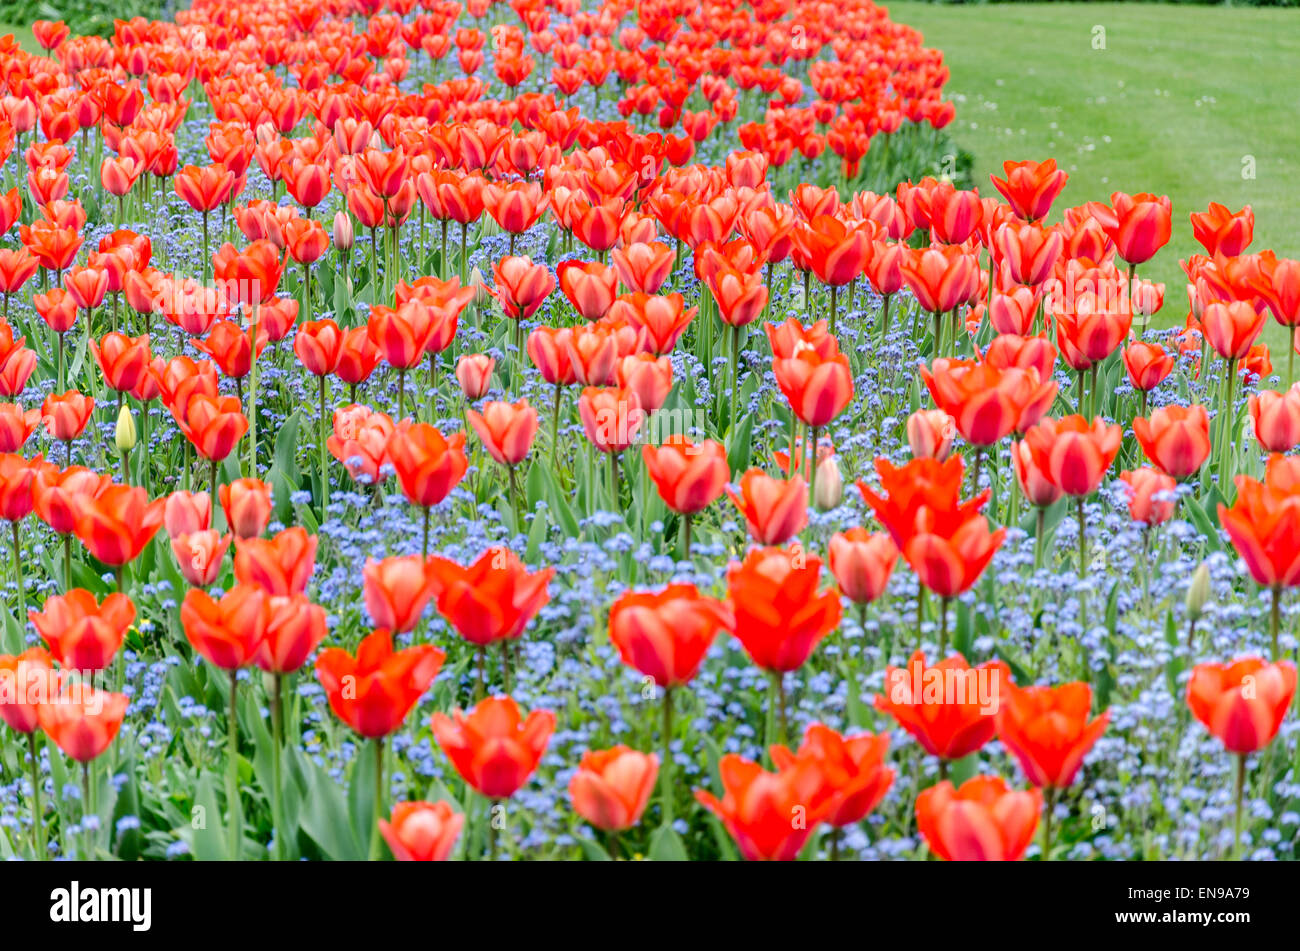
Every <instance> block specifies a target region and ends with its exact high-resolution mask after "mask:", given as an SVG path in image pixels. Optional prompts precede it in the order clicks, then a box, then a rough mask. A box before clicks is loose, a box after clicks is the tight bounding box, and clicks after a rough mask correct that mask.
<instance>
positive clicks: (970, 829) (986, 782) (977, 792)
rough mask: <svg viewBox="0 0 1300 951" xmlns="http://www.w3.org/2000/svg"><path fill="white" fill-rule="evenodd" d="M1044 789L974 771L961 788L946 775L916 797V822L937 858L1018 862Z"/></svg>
mask: <svg viewBox="0 0 1300 951" xmlns="http://www.w3.org/2000/svg"><path fill="white" fill-rule="evenodd" d="M1042 808H1043V797H1042V793H1041V792H1039V790H1037V789H1031V790H1029V791H1028V792H1023V791H1016V790H1012V789H1010V788H1008V787H1007V784H1006V782H1004V781H1003V780H1002V779H1001V778H1000V777H998V776H974V777H972V778H971V779H968V780H966V782H964V783H962V784H961V786H960V787H958V788H953V785H952V783H950V782H948V780H946V779H945V780H943V781H942V782H940V783H939V784H938V785H937V786H931V787H930V788H928V789H924V790H922V791H921V794H920V795H919V796H917V797H916V826H917V830H918V831H919V832H920V833H921V837H922V838H923V839H925V843H926V845H927V846H929V848H930V851H931V852H933V853H934V854H935V855H937V856H939V858H941V859H944V860H946V861H950V862H1014V861H1017V860H1019V859H1020V858H1021V857H1022V856H1023V855H1024V854H1025V850H1026V849H1027V848H1029V843H1030V842H1032V841H1033V839H1034V829H1036V828H1037V827H1038V817H1039V814H1040V812H1041V811H1042Z"/></svg>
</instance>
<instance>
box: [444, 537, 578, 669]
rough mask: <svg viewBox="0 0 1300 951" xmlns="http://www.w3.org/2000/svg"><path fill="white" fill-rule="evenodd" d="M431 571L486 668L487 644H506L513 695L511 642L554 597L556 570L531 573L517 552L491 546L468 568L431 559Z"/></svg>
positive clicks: (447, 613)
mask: <svg viewBox="0 0 1300 951" xmlns="http://www.w3.org/2000/svg"><path fill="white" fill-rule="evenodd" d="M428 570H429V574H430V576H431V577H432V578H433V579H434V582H435V585H434V587H435V591H434V597H435V599H436V602H437V606H438V613H439V614H441V615H442V616H443V617H444V618H446V619H447V621H448V623H450V624H451V626H452V627H453V628H455V630H456V633H457V634H459V635H460V636H461V637H463V638H464V639H465V640H467V641H469V643H471V644H474V645H476V646H477V647H478V649H479V653H480V667H481V659H482V655H483V653H484V651H485V650H486V648H487V647H488V646H489V645H491V644H495V643H498V642H500V643H501V647H502V663H503V671H504V674H505V685H506V692H507V693H508V692H509V690H510V668H509V663H508V654H507V652H506V643H505V642H507V641H510V640H513V639H515V638H518V637H520V636H522V635H523V633H524V628H525V627H527V626H528V623H529V622H530V621H531V620H532V619H533V617H534V616H536V614H537V612H538V611H540V610H541V609H542V608H543V607H545V606H546V604H547V603H548V602H549V601H550V600H551V596H550V593H549V592H548V591H547V586H548V585H549V584H550V582H551V578H553V577H554V576H555V569H554V568H544V569H542V570H541V571H535V572H529V571H528V569H527V568H526V567H524V564H523V562H521V561H520V560H519V557H518V556H517V555H516V554H515V553H514V552H512V551H510V550H509V549H507V548H489V549H487V550H486V551H484V552H483V554H481V555H480V556H479V557H478V559H477V560H475V561H474V563H473V564H470V565H468V566H461V565H459V564H457V563H456V562H454V561H451V560H450V559H447V558H439V557H436V556H434V557H430V559H429V568H428ZM481 676H482V670H481V669H480V677H481Z"/></svg>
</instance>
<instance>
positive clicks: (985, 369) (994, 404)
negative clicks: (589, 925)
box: [921, 359, 1057, 485]
mask: <svg viewBox="0 0 1300 951" xmlns="http://www.w3.org/2000/svg"><path fill="white" fill-rule="evenodd" d="M921 378H922V379H923V380H924V381H925V385H926V387H927V388H928V389H929V390H930V395H931V396H932V397H933V398H934V401H935V403H936V404H937V405H938V407H939V408H940V409H941V410H943V411H944V412H945V413H947V414H948V415H949V416H950V417H951V418H952V420H953V422H954V424H955V425H956V427H957V431H958V432H960V433H961V434H962V436H963V437H965V439H966V441H967V442H969V443H971V444H972V445H973V446H975V447H976V449H977V451H976V457H975V458H976V484H977V485H978V478H979V461H980V459H981V458H982V455H983V452H982V450H983V449H985V448H987V447H989V446H994V445H996V444H997V443H999V442H1001V441H1002V439H1003V438H1004V437H1006V436H1007V435H1009V434H1011V433H1013V432H1016V433H1023V432H1025V431H1027V430H1028V429H1029V428H1030V427H1031V426H1033V425H1034V424H1035V423H1037V422H1038V420H1039V419H1041V418H1042V416H1043V414H1044V413H1046V412H1047V410H1048V409H1049V408H1050V407H1051V405H1052V401H1053V400H1054V399H1055V398H1056V390H1057V386H1056V382H1055V381H1054V380H1051V379H1047V380H1043V379H1040V377H1039V374H1038V371H1037V370H1034V369H1030V370H1022V369H1019V368H1017V367H1011V368H1009V369H1005V370H1002V369H998V368H996V367H995V366H993V365H992V364H991V363H989V362H987V361H986V362H983V363H975V362H973V361H966V360H947V359H939V360H935V361H934V366H933V369H932V370H931V369H927V368H926V367H924V366H922V367H921Z"/></svg>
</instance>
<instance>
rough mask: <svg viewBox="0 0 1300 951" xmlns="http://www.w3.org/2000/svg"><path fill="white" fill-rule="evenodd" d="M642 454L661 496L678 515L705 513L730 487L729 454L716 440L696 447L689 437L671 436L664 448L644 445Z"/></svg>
mask: <svg viewBox="0 0 1300 951" xmlns="http://www.w3.org/2000/svg"><path fill="white" fill-rule="evenodd" d="M641 455H642V458H644V459H645V467H646V472H647V473H648V474H649V475H650V478H651V479H653V480H654V484H655V488H656V489H658V490H659V497H660V498H662V499H663V500H664V504H665V505H667V506H668V507H669V508H670V509H672V510H673V511H674V512H679V513H682V514H685V515H691V514H694V513H695V512H700V511H703V510H704V509H705V508H707V507H708V506H709V505H711V504H712V503H713V502H714V501H715V500H716V499H717V498H718V497H719V496H720V495H722V492H723V490H724V489H725V488H726V484H727V478H728V476H729V474H730V473H729V470H728V467H727V452H726V449H725V448H724V447H723V446H722V444H721V443H718V442H715V441H713V440H712V439H706V440H704V441H703V442H701V443H698V444H696V443H692V442H691V441H690V440H688V439H687V438H686V437H685V436H681V435H675V436H670V437H669V438H668V439H667V440H666V441H665V442H664V444H663V445H662V446H643V447H642V449H641Z"/></svg>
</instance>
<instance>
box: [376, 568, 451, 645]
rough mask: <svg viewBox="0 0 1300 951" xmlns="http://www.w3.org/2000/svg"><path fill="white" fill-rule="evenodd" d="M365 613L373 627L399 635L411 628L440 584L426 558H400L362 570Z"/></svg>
mask: <svg viewBox="0 0 1300 951" xmlns="http://www.w3.org/2000/svg"><path fill="white" fill-rule="evenodd" d="M362 578H363V580H364V591H365V601H366V611H367V612H368V613H369V614H370V619H371V620H372V621H373V622H374V623H375V625H376V627H379V628H383V629H387V630H392V631H395V632H397V633H399V634H401V633H403V632H406V631H411V630H414V629H415V626H416V625H417V624H418V623H419V622H420V615H421V614H423V613H424V608H425V605H427V604H428V603H429V599H430V598H432V597H433V596H434V595H435V594H437V592H438V589H439V586H440V584H441V582H440V580H439V578H438V576H437V575H435V574H434V572H433V566H432V565H431V564H430V562H429V560H428V559H427V558H424V557H421V556H420V555H402V556H393V557H389V558H385V559H384V560H383V561H375V560H374V559H373V558H367V559H366V564H365V568H364V569H362Z"/></svg>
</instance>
